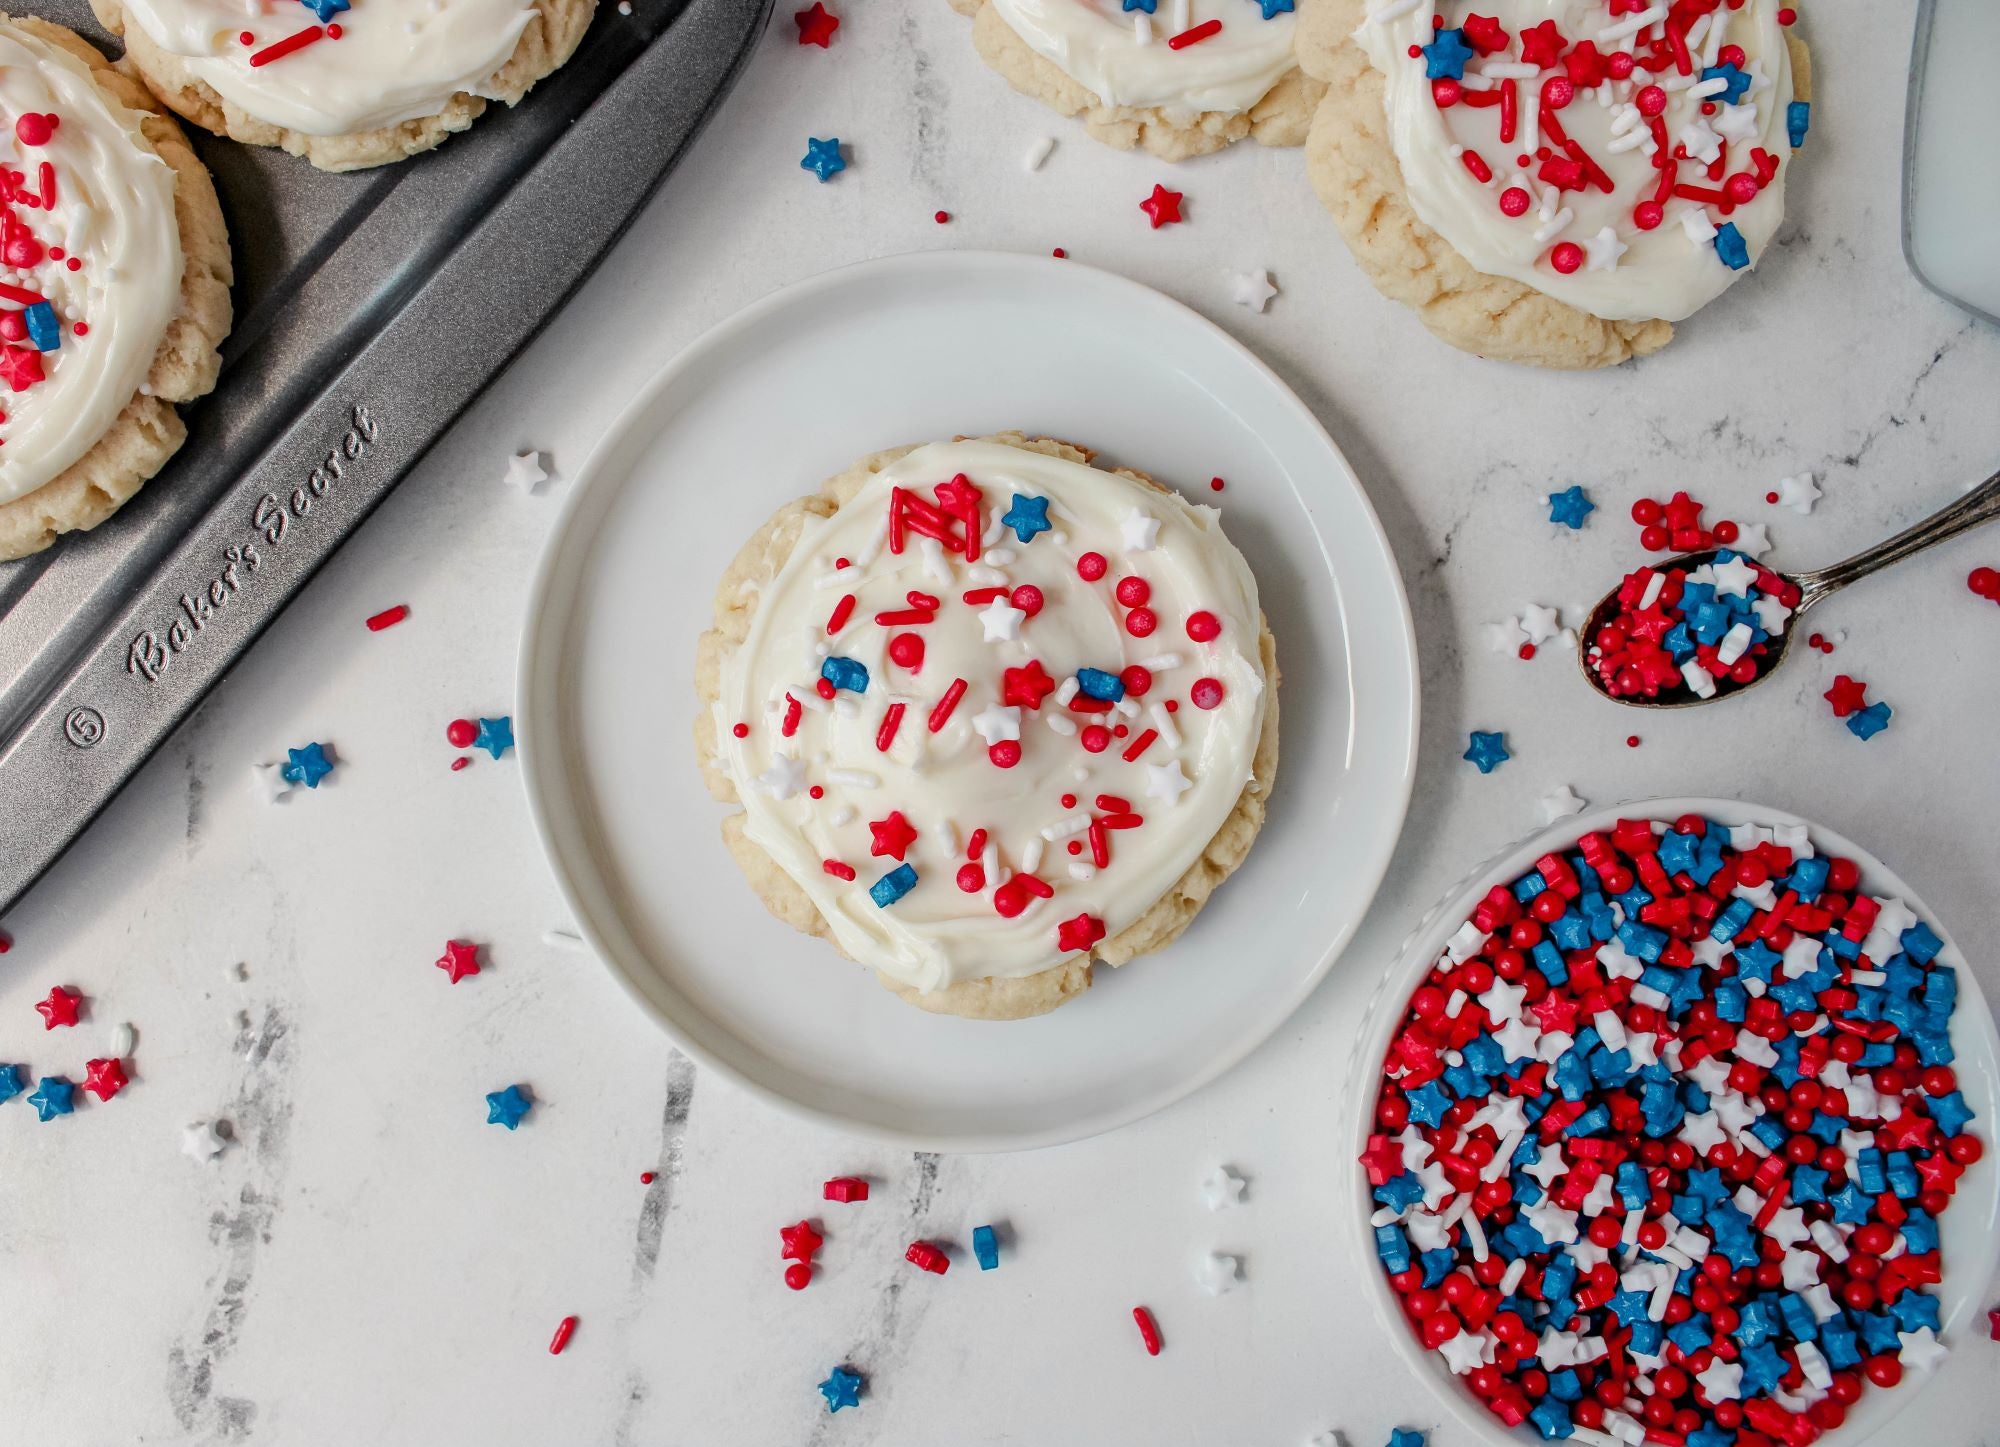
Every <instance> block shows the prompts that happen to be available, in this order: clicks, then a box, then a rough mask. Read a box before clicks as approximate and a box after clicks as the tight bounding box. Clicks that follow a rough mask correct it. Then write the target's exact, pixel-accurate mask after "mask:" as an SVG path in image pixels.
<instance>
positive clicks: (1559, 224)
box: [1535, 206, 1576, 242]
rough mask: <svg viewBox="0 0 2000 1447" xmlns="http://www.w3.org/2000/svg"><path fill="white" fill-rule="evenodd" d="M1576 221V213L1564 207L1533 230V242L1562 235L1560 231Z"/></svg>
mask: <svg viewBox="0 0 2000 1447" xmlns="http://www.w3.org/2000/svg"><path fill="white" fill-rule="evenodd" d="M1574 220H1576V213H1575V212H1574V211H1572V210H1570V209H1569V207H1567V206H1565V207H1563V209H1562V210H1560V211H1558V212H1556V214H1555V215H1553V216H1551V217H1550V218H1549V219H1548V220H1547V221H1545V222H1543V223H1542V224H1541V225H1540V226H1538V227H1536V228H1535V240H1536V241H1538V242H1541V241H1548V240H1550V239H1551V238H1553V237H1556V236H1558V235H1560V234H1561V233H1562V229H1563V228H1564V227H1565V226H1567V225H1569V224H1570V222H1572V221H1574Z"/></svg>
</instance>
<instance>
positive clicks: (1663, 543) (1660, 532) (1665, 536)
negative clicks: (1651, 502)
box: [1639, 523, 1672, 553]
mask: <svg viewBox="0 0 2000 1447" xmlns="http://www.w3.org/2000/svg"><path fill="white" fill-rule="evenodd" d="M1670 541H1672V538H1671V535H1670V534H1669V533H1668V532H1667V530H1666V529H1665V528H1663V527H1661V526H1659V525H1658V524H1657V523H1656V524H1654V525H1653V526H1652V527H1649V528H1643V529H1641V530H1640V533H1639V546H1640V547H1642V548H1644V549H1645V550H1646V551H1647V552H1649V553H1663V552H1665V551H1666V549H1667V544H1668V543H1669V542H1670Z"/></svg>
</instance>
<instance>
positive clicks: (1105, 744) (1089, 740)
mask: <svg viewBox="0 0 2000 1447" xmlns="http://www.w3.org/2000/svg"><path fill="white" fill-rule="evenodd" d="M1076 741H1077V742H1078V743H1080V744H1082V745H1083V747H1084V750H1085V752H1087V753H1093V754H1101V753H1103V752H1104V751H1105V750H1106V749H1108V748H1110V747H1111V730H1110V729H1108V728H1106V727H1104V725H1103V724H1089V725H1086V726H1085V728H1084V730H1083V732H1082V733H1081V734H1079V735H1077V740H1076Z"/></svg>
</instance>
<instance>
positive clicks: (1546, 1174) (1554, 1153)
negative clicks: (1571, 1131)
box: [1521, 1141, 1569, 1191]
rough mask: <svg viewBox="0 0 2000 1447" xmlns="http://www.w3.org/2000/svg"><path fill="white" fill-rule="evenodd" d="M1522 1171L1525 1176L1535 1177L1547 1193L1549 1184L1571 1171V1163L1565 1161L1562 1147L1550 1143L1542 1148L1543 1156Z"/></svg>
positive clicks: (1537, 1157)
mask: <svg viewBox="0 0 2000 1447" xmlns="http://www.w3.org/2000/svg"><path fill="white" fill-rule="evenodd" d="M1521 1169H1522V1171H1523V1172H1524V1173H1525V1174H1527V1175H1530V1176H1533V1177H1534V1178H1535V1180H1536V1181H1537V1182H1539V1183H1540V1185H1541V1188H1542V1189H1543V1190H1544V1191H1546V1190H1547V1189H1548V1188H1549V1182H1551V1181H1553V1180H1554V1179H1555V1178H1556V1177H1557V1176H1560V1175H1561V1174H1562V1173H1563V1172H1565V1171H1567V1170H1568V1169H1569V1162H1567V1161H1565V1160H1564V1159H1563V1153H1562V1147H1561V1146H1559V1145H1557V1144H1556V1143H1555V1142H1554V1141H1550V1142H1549V1143H1548V1144H1547V1145H1545V1146H1543V1147H1542V1150H1541V1154H1540V1155H1538V1156H1536V1157H1535V1163H1534V1164H1533V1165H1531V1166H1523V1167H1522V1168H1521Z"/></svg>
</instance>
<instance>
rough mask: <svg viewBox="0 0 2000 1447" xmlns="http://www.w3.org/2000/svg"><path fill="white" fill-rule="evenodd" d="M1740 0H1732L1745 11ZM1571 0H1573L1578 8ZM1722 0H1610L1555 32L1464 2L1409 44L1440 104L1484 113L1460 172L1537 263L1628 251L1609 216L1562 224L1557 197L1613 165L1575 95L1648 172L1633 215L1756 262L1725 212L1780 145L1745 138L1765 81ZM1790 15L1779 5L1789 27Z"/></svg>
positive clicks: (1566, 218)
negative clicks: (1453, 15) (1519, 24)
mask: <svg viewBox="0 0 2000 1447" xmlns="http://www.w3.org/2000/svg"><path fill="white" fill-rule="evenodd" d="M1420 3H1422V0H1389V3H1387V4H1384V5H1381V6H1379V7H1378V8H1376V9H1375V10H1374V12H1373V13H1372V14H1371V16H1370V17H1369V18H1370V19H1371V21H1377V22H1386V21H1392V20H1395V19H1398V18H1400V17H1402V16H1404V15H1407V14H1409V13H1410V12H1411V11H1413V10H1415V9H1416V8H1417V6H1418V5H1419V4H1420ZM1743 4H1744V0H1728V4H1727V9H1728V10H1730V11H1734V10H1739V9H1741V8H1742V7H1743ZM1573 8H1574V7H1573ZM1724 8H1725V3H1724V0H1671V3H1667V0H1658V3H1648V0H1604V9H1603V16H1602V20H1603V23H1602V24H1600V25H1597V26H1595V27H1593V28H1591V29H1590V31H1589V33H1587V34H1583V33H1579V34H1577V35H1565V34H1564V33H1563V32H1562V31H1561V29H1559V28H1558V26H1557V24H1556V22H1555V21H1554V20H1553V19H1544V20H1542V21H1541V22H1540V23H1539V24H1536V25H1532V26H1524V27H1523V28H1522V29H1521V30H1520V32H1519V33H1518V35H1516V34H1511V33H1509V32H1508V31H1507V30H1506V29H1505V28H1504V27H1503V26H1502V25H1501V23H1500V21H1499V20H1498V19H1497V18H1495V17H1493V16H1487V15H1480V14H1477V13H1476V12H1473V13H1467V14H1466V16H1465V17H1464V19H1463V20H1462V21H1461V22H1460V24H1458V25H1457V26H1448V25H1447V24H1446V23H1445V18H1444V16H1443V15H1433V16H1432V17H1431V26H1432V39H1431V41H1430V43H1429V44H1417V43H1414V42H1413V43H1411V45H1410V46H1409V51H1408V54H1409V58H1410V59H1411V60H1412V61H1416V62H1420V63H1421V64H1422V65H1423V67H1424V76H1425V78H1426V79H1427V80H1428V81H1429V82H1430V96H1431V102H1432V104H1433V105H1435V106H1436V108H1437V109H1438V110H1439V111H1449V110H1454V109H1479V110H1491V111H1492V112H1493V135H1494V140H1493V143H1492V145H1491V147H1490V148H1488V149H1486V150H1482V149H1480V148H1478V147H1472V146H1464V145H1458V144H1454V145H1453V147H1452V151H1453V154H1454V155H1455V156H1456V158H1457V160H1458V161H1459V163H1460V164H1461V165H1462V166H1463V167H1464V168H1465V170H1466V172H1467V173H1468V174H1469V175H1470V176H1471V177H1472V178H1473V180H1475V181H1476V182H1478V183H1479V184H1480V185H1482V186H1484V187H1487V188H1488V189H1489V190H1490V191H1491V192H1492V195H1493V209H1494V212H1495V213H1496V215H1497V217H1498V218H1501V219H1504V220H1505V221H1506V222H1511V223H1514V224H1516V225H1518V226H1520V227H1523V228H1525V229H1527V230H1529V231H1531V232H1532V234H1533V237H1534V240H1535V242H1536V243H1537V244H1538V245H1543V246H1544V247H1545V249H1544V250H1543V251H1542V253H1541V262H1540V264H1542V265H1545V266H1547V267H1548V268H1549V269H1550V270H1551V271H1554V272H1556V273H1558V274H1561V275H1564V276H1567V275H1570V274H1573V273H1575V272H1577V271H1580V270H1583V269H1585V268H1586V267H1588V268H1590V269H1591V270H1613V269H1616V267H1617V266H1618V263H1619V258H1620V257H1621V256H1622V255H1623V254H1624V252H1625V251H1626V250H1627V249H1628V247H1627V245H1626V243H1624V242H1623V241H1621V240H1620V239H1619V235H1618V230H1617V229H1616V228H1614V227H1610V226H1606V227H1604V228H1603V229H1602V230H1600V231H1599V232H1598V233H1597V234H1596V235H1594V236H1588V237H1583V238H1581V239H1571V238H1568V237H1565V236H1564V234H1563V233H1564V232H1565V230H1566V229H1567V228H1568V227H1569V225H1570V223H1571V222H1572V220H1574V212H1573V211H1572V209H1571V208H1570V206H1569V205H1567V204H1566V199H1565V198H1567V197H1570V196H1574V195H1581V194H1583V193H1587V192H1590V191H1601V192H1603V193H1604V194H1606V195H1615V194H1616V193H1617V186H1616V184H1615V183H1614V181H1613V180H1612V178H1611V176H1610V175H1609V174H1608V173H1607V172H1606V170H1605V169H1604V167H1603V166H1602V165H1601V164H1600V162H1599V160H1598V158H1597V157H1595V156H1593V155H1592V154H1591V153H1590V152H1589V151H1588V150H1587V149H1586V148H1585V147H1584V146H1583V145H1582V144H1580V143H1579V142H1578V141H1577V140H1576V139H1574V138H1573V137H1572V136H1571V135H1570V134H1569V131H1568V128H1567V127H1566V126H1565V124H1564V120H1563V112H1564V111H1566V110H1568V109H1569V108H1570V107H1571V106H1573V105H1579V104H1581V103H1582V102H1583V99H1584V97H1586V96H1594V97H1595V99H1596V103H1597V104H1598V105H1599V106H1601V107H1603V108H1605V109H1607V110H1609V111H1610V113H1611V120H1610V130H1611V136H1612V139H1611V141H1610V142H1609V150H1610V151H1611V152H1613V153H1622V152H1625V151H1632V150H1637V151H1639V152H1641V153H1642V154H1643V155H1644V156H1645V157H1646V158H1647V159H1648V160H1649V161H1650V162H1651V163H1652V166H1653V169H1654V170H1655V171H1657V173H1658V176H1657V179H1656V180H1655V182H1654V183H1653V185H1652V187H1651V189H1650V190H1649V191H1647V192H1646V193H1645V194H1643V195H1642V196H1641V197H1640V198H1639V199H1638V200H1637V201H1635V202H1634V203H1633V205H1632V207H1631V213H1630V218H1629V219H1630V224H1631V226H1632V227H1633V228H1635V229H1636V230H1638V231H1654V230H1657V229H1658V228H1659V227H1661V226H1662V225H1664V224H1666V223H1667V222H1669V221H1674V222H1677V223H1678V224H1679V225H1680V227H1681V228H1682V229H1683V231H1684V232H1685V233H1686V236H1687V240H1688V244H1689V245H1691V246H1701V247H1708V248H1709V249H1710V251H1711V253H1712V255H1713V256H1714V257H1715V260H1716V263H1717V264H1718V265H1720V266H1724V267H1727V268H1729V269H1730V270H1732V271H1741V270H1743V269H1744V268H1746V267H1748V266H1749V265H1750V250H1749V243H1748V242H1747V241H1746V240H1745V238H1744V236H1743V234H1742V233H1741V232H1740V231H1739V230H1738V229H1737V227H1736V224H1735V223H1734V222H1733V221H1732V220H1730V219H1729V218H1730V217H1731V216H1732V215H1733V214H1734V213H1735V212H1736V211H1737V210H1738V209H1739V208H1741V207H1743V206H1747V205H1749V204H1750V203H1751V202H1753V201H1755V200H1756V199H1757V197H1758V196H1759V195H1760V194H1761V193H1762V192H1763V191H1764V189H1765V188H1766V187H1768V186H1769V185H1771V183H1772V182H1773V181H1775V180H1776V179H1777V177H1778V172H1779V164H1780V158H1779V157H1778V156H1776V155H1774V154H1772V153H1771V152H1770V151H1768V150H1766V149H1765V148H1764V147H1763V146H1761V145H1758V144H1755V141H1756V138H1757V137H1758V136H1759V134H1760V132H1761V130H1762V123H1761V122H1760V119H1759V117H1758V114H1757V111H1758V107H1759V104H1760V102H1759V100H1758V92H1759V91H1761V90H1763V89H1766V88H1767V87H1768V86H1769V84H1770V82H1769V80H1768V78H1766V77H1764V76H1762V75H1761V74H1760V73H1759V69H1758V66H1757V64H1756V63H1754V62H1751V61H1750V60H1749V58H1748V57H1747V55H1746V54H1745V52H1744V50H1743V48H1742V47H1741V46H1738V45H1733V44H1724V43H1722V37H1723V34H1724V31H1725V27H1726V17H1724V16H1722V15H1721V14H1720V13H1719V12H1722V11H1723V10H1724ZM1796 18H1797V17H1796V15H1795V13H1794V12H1793V11H1791V10H1790V9H1785V10H1782V11H1780V12H1779V14H1778V19H1779V21H1780V23H1782V24H1786V25H1789V24H1791V23H1792V22H1793V21H1794V20H1795V19H1796ZM1810 118H1811V107H1810V106H1809V105H1808V103H1807V102H1805V101H1803V100H1794V101H1792V102H1790V104H1789V107H1788V110H1787V112H1786V116H1785V130H1786V138H1787V139H1788V140H1789V141H1790V143H1791V147H1792V148H1793V149H1794V150H1796V149H1797V148H1798V147H1799V146H1801V145H1803V144H1804V143H1805V137H1806V131H1807V128H1808V125H1809V123H1810Z"/></svg>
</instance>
